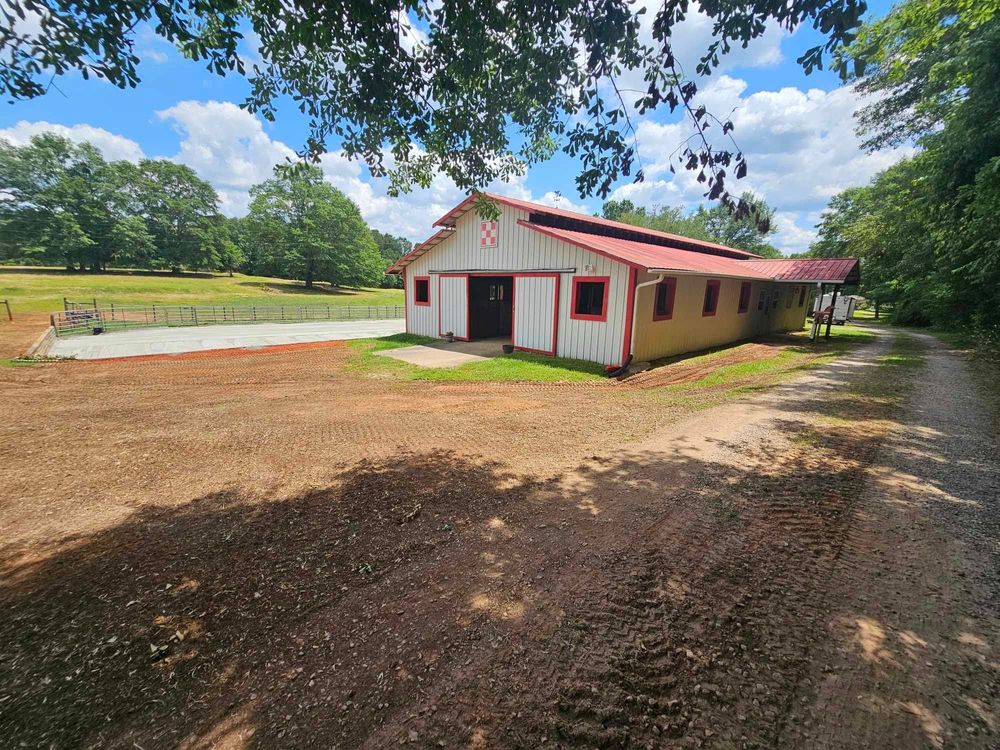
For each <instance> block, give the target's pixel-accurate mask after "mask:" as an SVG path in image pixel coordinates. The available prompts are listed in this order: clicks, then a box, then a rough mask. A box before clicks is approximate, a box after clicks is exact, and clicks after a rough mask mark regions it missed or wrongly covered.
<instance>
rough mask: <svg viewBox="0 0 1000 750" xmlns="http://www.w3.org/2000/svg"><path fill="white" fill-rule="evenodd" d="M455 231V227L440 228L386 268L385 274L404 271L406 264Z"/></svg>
mask: <svg viewBox="0 0 1000 750" xmlns="http://www.w3.org/2000/svg"><path fill="white" fill-rule="evenodd" d="M454 231H455V230H454V229H450V228H445V229H440V230H438V231H437V232H435V233H434V234H432V235H431V236H430V237H428V238H427V239H426V240H424V241H423V242H421V243H420V244H418V245H416V246H414V248H413V249H412V250H410V252H408V253H407V254H406V255H404V256H402V257H401V258H400V259H399V260H397V261H396V262H395V263H393V264H392V265H391V266H389V267H388V268H387V269H385V274H386V275H387V276H388V275H390V274H396V273H402V271H403V269H404V268H405V267H406V266H408V265H409V264H410V263H412V262H413V261H415V260H416V259H417V258H419V257H420V256H421V255H423V254H424V253H426V252H427V251H428V250H430V249H431V248H432V247H436V246H437V245H440V244H441V243H442V242H444V240H446V239H448V237H450V236H451V235H452V234H453V233H454Z"/></svg>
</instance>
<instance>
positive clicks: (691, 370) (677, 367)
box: [623, 339, 789, 388]
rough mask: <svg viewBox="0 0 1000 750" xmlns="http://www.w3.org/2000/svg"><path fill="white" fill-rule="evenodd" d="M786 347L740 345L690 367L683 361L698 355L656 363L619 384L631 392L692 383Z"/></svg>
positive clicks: (784, 344)
mask: <svg viewBox="0 0 1000 750" xmlns="http://www.w3.org/2000/svg"><path fill="white" fill-rule="evenodd" d="M788 345H789V341H788V340H787V339H782V340H781V341H773V342H766V343H753V344H743V345H742V346H738V347H736V348H734V349H730V350H723V351H722V353H720V354H718V355H717V356H714V357H711V358H710V359H707V360H701V358H700V357H699V361H698V362H697V363H693V364H688V363H686V362H685V360H686V359H691V358H693V357H697V356H698V355H686V356H685V357H675V358H672V359H671V360H660V361H658V362H656V363H654V364H655V365H656V366H655V367H653V368H652V369H649V370H646V371H645V372H640V373H637V374H635V375H632V376H630V377H628V378H626V379H625V380H624V381H623V382H625V383H627V384H628V385H630V386H632V387H635V388H660V387H662V386H665V385H677V384H680V383H693V382H695V381H698V380H701V379H702V378H704V377H705V376H707V375H711V374H712V373H713V372H715V371H716V370H717V369H718V368H720V367H727V366H729V365H738V364H742V363H744V362H756V361H758V360H762V359H769V358H771V357H773V356H774V355H775V354H777V353H779V352H780V351H782V350H783V349H785V348H787V347H788Z"/></svg>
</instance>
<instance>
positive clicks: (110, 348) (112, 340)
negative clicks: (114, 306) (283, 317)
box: [49, 319, 406, 359]
mask: <svg viewBox="0 0 1000 750" xmlns="http://www.w3.org/2000/svg"><path fill="white" fill-rule="evenodd" d="M405 327H406V322H405V321H403V320H399V319H393V320H350V321H322V322H310V323H254V324H248V325H222V326H192V327H189V328H141V329H137V330H134V331H115V332H113V333H102V334H101V335H100V336H69V337H66V338H60V339H56V341H55V343H54V344H53V345H52V349H51V350H50V351H49V354H51V355H52V356H56V357H76V358H77V359H109V358H112V357H143V356H148V355H150V354H184V353H187V352H200V351H209V350H212V349H256V348H260V347H264V346H280V345H283V344H307V343H314V342H317V341H346V340H348V339H365V338H380V337H382V336H391V335H393V334H396V333H403V331H404V329H405Z"/></svg>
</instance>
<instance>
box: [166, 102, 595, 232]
mask: <svg viewBox="0 0 1000 750" xmlns="http://www.w3.org/2000/svg"><path fill="white" fill-rule="evenodd" d="M156 114H157V116H158V117H159V118H160V119H161V120H163V121H164V122H169V123H171V124H172V125H173V127H174V129H175V130H176V131H177V132H178V133H179V135H180V136H181V142H180V150H179V151H178V153H177V154H176V155H175V156H173V157H172V158H173V160H174V161H177V162H180V163H182V164H186V165H188V166H189V167H191V168H192V169H194V170H195V171H196V172H197V173H198V174H199V175H200V176H201V177H203V178H204V179H206V180H208V181H209V182H210V183H212V185H213V186H214V187H215V189H216V191H217V192H218V193H219V199H220V208H221V210H222V211H223V213H226V214H228V215H230V216H240V215H242V214H244V213H246V211H247V204H248V201H249V196H248V194H247V191H248V190H249V188H250V186H251V185H254V184H256V183H258V182H262V181H263V180H266V179H268V178H269V177H271V175H272V171H273V167H274V165H275V164H278V163H281V162H284V161H285V160H286V159H295V158H296V155H295V152H294V151H293V150H292V149H291V148H289V147H288V146H287V145H286V144H284V143H282V142H281V141H279V140H276V139H272V138H271V137H270V136H269V135H268V134H267V133H266V132H265V131H264V128H263V126H262V125H261V122H260V120H258V119H257V118H256V117H255V116H254V115H252V114H251V113H249V112H247V111H246V110H243V109H240V108H239V107H238V106H236V105H235V104H232V103H230V102H218V101H208V102H197V101H183V102H179V103H178V104H176V105H174V106H173V107H170V108H168V109H165V110H162V111H160V112H157V113H156ZM387 165H391V160H389V162H388V163H387ZM320 166H321V168H322V170H323V174H324V176H325V177H326V179H327V181H328V182H330V183H331V184H332V185H333V186H334V187H336V188H338V189H339V190H341V191H343V192H344V194H346V195H347V196H348V197H349V198H351V200H353V201H354V202H355V203H357V205H358V208H359V209H360V210H361V215H362V216H363V217H364V218H365V220H366V221H367V222H368V223H369V224H370V225H371V226H373V227H374V228H376V229H379V230H380V231H383V232H389V233H391V234H396V235H401V236H404V237H407V238H409V239H410V240H413V241H419V240H422V239H425V238H426V237H427V236H428V235H429V234H430V233H431V231H432V227H431V224H432V223H433V222H434V221H436V220H437V219H438V218H439V217H440V216H442V215H444V214H445V213H447V211H448V210H449V209H451V208H452V207H453V206H455V205H457V204H458V203H460V202H461V201H462V200H463V199H464V198H465V195H466V193H465V192H464V191H463V190H460V189H459V188H458V187H457V186H456V185H455V183H454V182H452V181H451V180H450V179H448V178H447V177H444V176H441V175H438V176H437V177H436V178H435V179H434V180H433V181H432V182H431V185H430V186H429V187H427V188H421V189H416V190H414V191H412V192H410V193H405V194H403V195H401V196H399V197H396V198H393V197H391V196H389V194H388V188H389V182H388V180H387V179H384V178H373V177H372V176H371V175H370V174H369V173H368V170H367V168H366V167H365V165H364V164H363V163H361V162H359V161H357V160H350V159H348V158H347V157H346V156H345V155H344V154H343V152H333V153H329V154H326V155H325V156H324V157H323V158H322V160H321V162H320ZM486 189H487V190H489V191H492V192H497V193H502V194H504V195H510V196H512V197H516V198H521V199H523V200H532V195H531V191H530V190H529V189H528V188H527V186H526V185H525V180H524V177H518V178H515V179H513V180H511V181H509V182H506V183H497V184H492V185H489V186H487V188H486ZM538 200H539V201H540V202H542V203H545V204H546V205H553V206H559V207H560V208H565V209H567V210H573V211H584V212H589V210H588V208H587V207H586V206H585V205H582V204H578V203H575V202H574V201H572V200H570V199H568V198H566V197H564V196H561V195H557V194H556V193H554V192H549V193H546V194H545V195H543V196H542V197H541V198H540V199H538Z"/></svg>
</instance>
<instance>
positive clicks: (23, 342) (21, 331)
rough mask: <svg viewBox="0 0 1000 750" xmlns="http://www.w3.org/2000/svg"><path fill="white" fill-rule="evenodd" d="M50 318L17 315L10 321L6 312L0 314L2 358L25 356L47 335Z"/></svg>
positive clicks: (38, 314) (34, 315) (45, 316)
mask: <svg viewBox="0 0 1000 750" xmlns="http://www.w3.org/2000/svg"><path fill="white" fill-rule="evenodd" d="M48 324H49V316H48V315H46V314H45V313H29V314H27V315H20V314H18V315H15V316H14V320H13V321H8V320H7V318H6V311H5V310H4V311H2V312H0V358H3V359H13V358H14V357H19V356H21V355H22V354H24V353H25V352H26V351H27V350H28V348H29V347H30V346H31V345H32V344H33V343H35V341H36V340H37V339H38V337H39V336H41V335H42V334H43V333H45V328H46V327H47V326H48Z"/></svg>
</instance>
